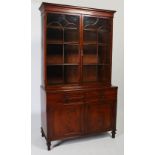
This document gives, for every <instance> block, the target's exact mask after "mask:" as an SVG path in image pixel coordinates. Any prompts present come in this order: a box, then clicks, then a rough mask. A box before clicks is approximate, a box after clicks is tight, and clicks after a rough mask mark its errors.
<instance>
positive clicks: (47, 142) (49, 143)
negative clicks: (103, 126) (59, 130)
mask: <svg viewBox="0 0 155 155" xmlns="http://www.w3.org/2000/svg"><path fill="white" fill-rule="evenodd" d="M107 132H108V131H107ZM111 133H112V138H115V135H116V130H112V131H111ZM95 135H96V134H95ZM41 136H42V137H44V138H45V140H46V144H47V150H48V151H50V150H51V141H50V140H47V138H46V136H45V134H44V130H43V128H42V127H41ZM86 136H89V135H86ZM78 137H84V136H78ZM78 137H76V138H78ZM68 139H70V138H66V139H62V140H63V141H65V140H68ZM71 139H73V138H71ZM60 144H61V142H60V143H59V144H58V145H60ZM55 146H57V145H55ZM53 147H54V146H53Z"/></svg>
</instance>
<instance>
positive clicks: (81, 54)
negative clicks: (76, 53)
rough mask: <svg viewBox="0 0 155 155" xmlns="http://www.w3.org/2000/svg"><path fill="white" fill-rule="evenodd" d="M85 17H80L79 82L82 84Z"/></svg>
mask: <svg viewBox="0 0 155 155" xmlns="http://www.w3.org/2000/svg"><path fill="white" fill-rule="evenodd" d="M83 20H84V18H83V15H81V16H80V76H79V81H80V83H82V75H83V29H84V25H83Z"/></svg>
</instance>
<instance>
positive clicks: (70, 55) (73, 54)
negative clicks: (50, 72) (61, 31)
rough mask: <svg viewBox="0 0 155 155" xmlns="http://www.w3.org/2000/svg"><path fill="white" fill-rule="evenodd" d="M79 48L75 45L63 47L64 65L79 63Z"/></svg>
mask: <svg viewBox="0 0 155 155" xmlns="http://www.w3.org/2000/svg"><path fill="white" fill-rule="evenodd" d="M78 53H79V46H77V45H65V46H64V63H73V64H78V63H79V56H78Z"/></svg>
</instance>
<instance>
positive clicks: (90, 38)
mask: <svg viewBox="0 0 155 155" xmlns="http://www.w3.org/2000/svg"><path fill="white" fill-rule="evenodd" d="M84 42H94V43H95V42H97V33H96V31H89V30H84Z"/></svg>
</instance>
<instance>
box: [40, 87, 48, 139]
mask: <svg viewBox="0 0 155 155" xmlns="http://www.w3.org/2000/svg"><path fill="white" fill-rule="evenodd" d="M40 91H41V127H42V128H43V131H44V134H45V136H46V137H47V114H46V107H47V106H46V93H45V90H44V89H43V88H40Z"/></svg>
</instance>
